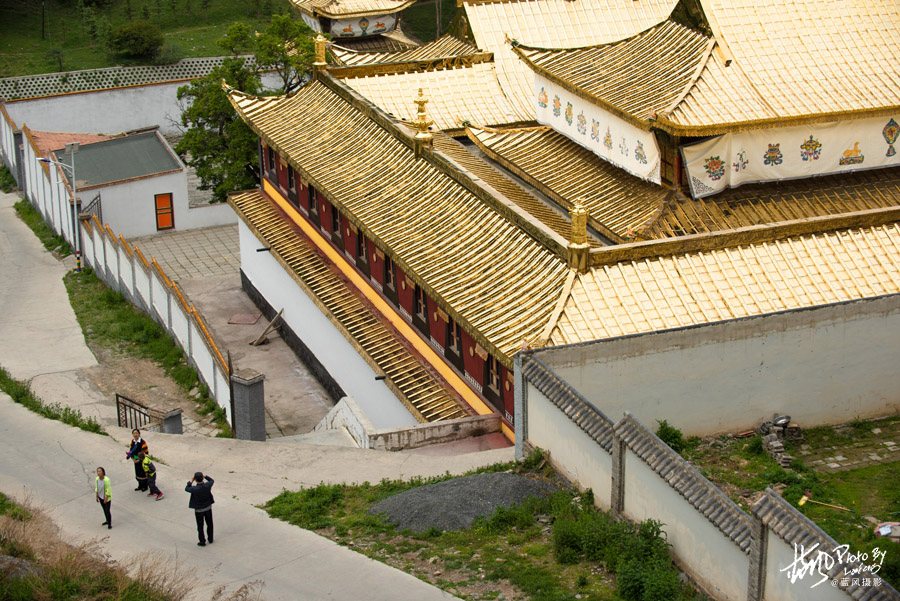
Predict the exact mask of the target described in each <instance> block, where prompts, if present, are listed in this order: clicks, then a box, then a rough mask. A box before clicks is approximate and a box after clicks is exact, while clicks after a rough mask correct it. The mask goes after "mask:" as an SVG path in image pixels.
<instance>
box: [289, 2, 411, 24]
mask: <svg viewBox="0 0 900 601" xmlns="http://www.w3.org/2000/svg"><path fill="white" fill-rule="evenodd" d="M414 2H415V0H291V4H293V5H294V6H295V7H297V8H298V9H299V10H301V11H303V12H304V13H306V14H308V15H312V16H323V17H328V18H330V19H347V18H352V17H363V16H370V15H384V14H389V13H396V12H399V11H401V10H403V9H405V8H407V7H409V6H411V5H412V4H413V3H414Z"/></svg>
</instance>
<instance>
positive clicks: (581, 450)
mask: <svg viewBox="0 0 900 601" xmlns="http://www.w3.org/2000/svg"><path fill="white" fill-rule="evenodd" d="M525 398H526V399H527V401H528V441H529V442H530V443H531V444H532V445H534V446H535V447H539V448H541V449H547V450H550V459H551V460H552V461H553V465H554V466H556V467H557V469H559V470H561V471H562V472H563V473H564V474H565V476H566V478H568V479H569V480H571V481H574V482H577V483H578V484H579V485H580V486H581V487H582V488H590V489H591V490H593V492H594V502H595V503H596V504H597V505H599V506H600V507H602V508H604V509H609V501H610V483H611V481H612V457H611V456H610V454H609V453H607V452H606V451H604V450H603V447H601V446H600V445H599V444H597V443H596V442H595V441H594V440H593V439H592V438H590V437H588V435H587V434H585V433H584V431H583V430H582V429H581V428H579V427H578V426H577V425H575V423H574V422H572V420H570V419H569V418H568V417H567V416H566V415H565V414H564V413H563V412H562V411H560V410H559V408H558V407H557V406H556V405H554V404H553V403H551V402H550V401H549V400H547V397H546V396H544V394H543V393H542V392H541V391H540V390H538V389H537V388H535V387H534V386H533V385H531V384H528V390H527V395H526V397H525Z"/></svg>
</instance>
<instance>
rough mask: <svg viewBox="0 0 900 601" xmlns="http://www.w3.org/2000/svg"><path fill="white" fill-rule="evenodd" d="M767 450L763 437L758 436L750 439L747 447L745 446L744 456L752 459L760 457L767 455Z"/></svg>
mask: <svg viewBox="0 0 900 601" xmlns="http://www.w3.org/2000/svg"><path fill="white" fill-rule="evenodd" d="M765 453H766V449H765V448H764V447H763V442H762V436H760V435H759V434H757V435H756V436H754V437H753V438H751V439H750V442H748V443H747V444H746V445H744V454H745V455H748V456H750V457H758V456H760V455H765Z"/></svg>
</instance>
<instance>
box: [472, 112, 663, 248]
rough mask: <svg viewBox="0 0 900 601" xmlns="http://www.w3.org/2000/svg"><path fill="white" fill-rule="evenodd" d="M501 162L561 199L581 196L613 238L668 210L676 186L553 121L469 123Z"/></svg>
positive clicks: (595, 222) (566, 203) (566, 204)
mask: <svg viewBox="0 0 900 601" xmlns="http://www.w3.org/2000/svg"><path fill="white" fill-rule="evenodd" d="M466 133H467V134H468V135H469V137H470V138H471V139H472V141H473V142H475V143H476V144H477V145H478V146H479V148H481V149H482V150H483V151H484V152H485V153H486V154H487V155H488V156H489V157H490V158H492V159H493V160H495V161H497V162H499V163H500V164H501V165H503V166H504V167H505V168H507V169H509V170H510V171H512V172H513V173H515V174H516V175H518V176H519V177H521V178H522V179H524V180H525V181H526V182H527V183H528V184H530V185H532V186H534V187H535V188H537V189H538V190H540V191H541V192H542V193H543V194H545V195H547V196H548V197H550V198H551V199H552V200H554V201H555V202H556V203H557V204H559V205H560V206H562V207H563V208H565V209H566V210H570V209H571V208H572V207H573V205H574V203H575V201H576V200H581V202H582V203H583V205H584V207H585V208H586V209H587V210H588V212H589V213H590V218H591V221H590V222H591V226H592V227H593V228H594V229H596V230H597V231H599V232H600V233H601V234H603V235H605V236H606V237H608V238H610V239H611V240H612V241H613V242H624V241H625V240H626V238H634V237H635V236H639V235H641V234H642V232H643V231H644V230H645V228H647V227H648V226H649V225H650V224H652V223H653V222H654V221H655V220H656V218H657V217H658V216H659V214H660V213H661V212H662V210H663V205H664V203H665V201H666V198H667V197H668V196H670V195H671V194H672V192H671V191H670V190H669V189H667V188H663V187H662V186H658V185H655V184H652V183H650V182H646V181H644V180H642V179H640V178H637V177H634V176H632V175H630V174H628V173H626V172H625V171H622V170H621V169H619V168H618V167H616V166H614V165H612V164H610V163H608V162H606V161H604V160H603V159H601V158H600V157H598V156H597V155H596V154H594V153H593V152H591V151H590V150H588V149H586V148H584V147H582V146H579V145H578V144H575V143H574V142H572V141H571V140H570V139H568V138H566V137H565V136H563V135H561V134H559V133H557V132H555V131H553V130H552V129H551V128H549V127H531V128H520V129H511V130H494V129H489V128H476V127H474V126H471V127H469V128H467V130H466Z"/></svg>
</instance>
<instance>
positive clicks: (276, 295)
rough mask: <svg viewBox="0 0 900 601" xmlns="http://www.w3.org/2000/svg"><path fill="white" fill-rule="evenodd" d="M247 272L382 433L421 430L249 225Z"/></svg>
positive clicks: (242, 228) (245, 233)
mask: <svg viewBox="0 0 900 601" xmlns="http://www.w3.org/2000/svg"><path fill="white" fill-rule="evenodd" d="M238 231H239V233H240V244H241V270H242V271H243V273H244V275H245V276H246V277H247V278H248V279H249V280H250V282H251V283H252V284H253V286H254V287H255V288H256V289H257V290H258V291H259V293H260V294H261V295H262V296H263V297H265V298H266V300H267V301H268V302H269V304H271V305H272V307H274V308H275V310H276V311H277V310H279V309H284V314H283V315H282V317H283V319H284V321H285V322H286V323H287V324H288V325H289V326H290V328H291V329H292V330H293V331H294V332H295V333H296V335H297V336H298V337H299V338H300V339H301V340H302V341H303V342H304V344H305V345H306V346H307V347H308V348H309V349H310V351H311V352H312V353H313V354H314V355H315V356H316V358H317V359H318V360H319V362H320V363H321V364H322V365H323V366H324V367H325V369H326V370H327V371H328V373H329V374H330V375H331V376H332V377H333V378H334V380H336V381H337V382H338V384H339V385H340V386H341V388H342V389H343V390H344V391H345V392H346V394H347V395H348V396H351V397H353V398H354V399H356V402H357V403H358V404H359V406H360V407H361V408H362V410H363V411H364V412H365V414H366V415H367V416H368V418H369V419H370V420H371V421H372V424H373V425H374V426H375V428H377V429H382V428H396V427H399V426H411V425H414V424H416V423H417V422H416V420H415V418H414V417H413V416H412V415H411V414H410V413H409V411H408V410H407V409H406V407H405V406H404V405H403V404H402V403H401V402H400V400H399V399H397V397H396V396H395V395H394V393H393V392H391V390H390V389H389V388H388V387H387V386H386V385H385V384H384V382H383V381H376V380H375V376H376V375H377V374H376V373H375V371H374V370H373V369H372V368H371V367H370V366H369V364H368V363H366V361H365V360H364V359H363V358H362V357H361V356H360V355H359V353H357V352H356V349H355V348H354V347H353V346H352V345H351V344H350V343H349V342H348V341H347V340H346V339H345V338H344V337H343V336H342V335H341V333H340V332H339V331H338V330H337V329H336V328H335V326H334V325H333V324H332V323H331V321H329V319H328V318H327V317H326V316H325V314H324V313H322V311H321V310H320V309H319V307H318V306H317V305H316V304H315V303H314V302H313V301H312V299H311V298H310V297H309V296H308V295H307V294H306V293H305V292H304V291H303V290H302V289H301V288H300V286H298V285H297V282H296V281H295V280H294V279H293V278H292V277H291V276H290V275H289V273H288V272H287V270H286V269H285V268H284V267H282V266H281V264H280V263H279V262H278V260H277V259H276V258H275V257H273V256H272V254H271V253H269V252H257V249H258V248H261V247H263V246H264V244H263V243H261V242H260V241H259V239H258V238H256V236H254V235H253V233H252V232H251V231H250V229H249V228H248V227H247V226H246V224H244V223H243V222H239V227H238Z"/></svg>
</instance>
